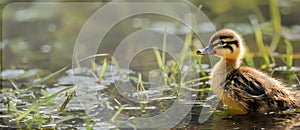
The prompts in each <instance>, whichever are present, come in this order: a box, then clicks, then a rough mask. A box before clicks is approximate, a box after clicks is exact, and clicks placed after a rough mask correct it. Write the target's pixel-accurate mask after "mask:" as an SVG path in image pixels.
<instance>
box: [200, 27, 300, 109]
mask: <svg viewBox="0 0 300 130" xmlns="http://www.w3.org/2000/svg"><path fill="white" fill-rule="evenodd" d="M245 50H246V49H245V46H244V44H243V40H242V37H241V36H240V35H239V34H238V33H237V32H235V31H233V30H231V29H223V30H220V31H218V32H216V33H215V34H214V35H213V36H212V37H211V39H210V43H209V45H208V46H207V47H206V48H204V49H202V50H200V49H199V50H197V55H216V56H219V57H221V59H220V61H219V62H218V63H217V64H216V65H214V67H213V69H212V72H211V77H212V78H211V87H212V90H213V92H214V93H215V94H216V95H217V97H219V98H220V99H221V101H222V102H223V104H224V105H225V106H226V108H227V109H228V110H232V111H234V112H235V113H236V114H247V113H261V114H263V113H267V112H278V111H283V110H286V109H291V108H299V106H300V102H299V100H296V97H294V96H293V95H292V94H290V93H289V91H287V90H286V89H285V85H284V84H283V83H282V82H280V81H279V80H276V79H274V78H272V77H270V76H268V75H267V74H265V73H263V72H261V71H259V70H256V69H254V68H250V67H246V66H241V63H242V59H243V58H244V55H245Z"/></svg>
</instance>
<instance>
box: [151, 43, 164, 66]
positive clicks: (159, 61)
mask: <svg viewBox="0 0 300 130" xmlns="http://www.w3.org/2000/svg"><path fill="white" fill-rule="evenodd" d="M153 52H154V55H155V58H156V62H157V65H158V67H159V68H160V69H162V70H164V67H163V66H164V65H163V61H162V58H161V55H160V52H159V50H158V49H157V48H153Z"/></svg>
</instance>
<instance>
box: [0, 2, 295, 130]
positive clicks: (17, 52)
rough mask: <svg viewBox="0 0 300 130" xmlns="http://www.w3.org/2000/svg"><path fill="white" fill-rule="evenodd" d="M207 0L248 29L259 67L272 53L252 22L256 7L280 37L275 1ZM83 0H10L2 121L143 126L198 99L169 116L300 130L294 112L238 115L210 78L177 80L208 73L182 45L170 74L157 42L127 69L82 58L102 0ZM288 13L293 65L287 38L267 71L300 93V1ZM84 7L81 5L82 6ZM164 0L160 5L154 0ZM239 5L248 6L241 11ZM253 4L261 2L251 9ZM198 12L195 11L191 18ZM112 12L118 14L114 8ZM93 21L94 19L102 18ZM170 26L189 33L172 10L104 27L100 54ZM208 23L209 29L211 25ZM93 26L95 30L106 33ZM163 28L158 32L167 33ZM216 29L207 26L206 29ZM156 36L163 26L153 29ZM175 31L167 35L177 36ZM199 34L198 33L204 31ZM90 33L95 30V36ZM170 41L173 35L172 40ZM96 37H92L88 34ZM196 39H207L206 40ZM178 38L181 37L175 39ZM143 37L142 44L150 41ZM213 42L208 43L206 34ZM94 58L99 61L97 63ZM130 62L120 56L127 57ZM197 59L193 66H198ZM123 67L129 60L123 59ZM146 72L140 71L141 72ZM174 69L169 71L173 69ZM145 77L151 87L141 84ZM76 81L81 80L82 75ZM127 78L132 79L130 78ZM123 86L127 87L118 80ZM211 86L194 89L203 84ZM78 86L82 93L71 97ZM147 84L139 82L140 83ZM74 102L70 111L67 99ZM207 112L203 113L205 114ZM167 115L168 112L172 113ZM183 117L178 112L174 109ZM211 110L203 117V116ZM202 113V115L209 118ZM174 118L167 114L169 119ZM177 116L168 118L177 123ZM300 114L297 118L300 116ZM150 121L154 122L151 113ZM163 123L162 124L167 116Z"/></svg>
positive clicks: (214, 14) (195, 125) (216, 12)
mask: <svg viewBox="0 0 300 130" xmlns="http://www.w3.org/2000/svg"><path fill="white" fill-rule="evenodd" d="M193 3H195V4H203V12H205V13H206V15H207V16H208V17H209V18H210V20H211V21H212V22H214V24H216V25H217V28H233V29H235V30H237V31H239V32H240V33H241V34H243V36H244V38H245V41H246V43H247V46H248V48H249V51H250V52H251V54H252V55H253V56H254V63H255V68H260V66H261V65H262V64H264V61H263V60H262V58H261V55H260V54H259V53H258V51H257V50H258V48H257V45H256V41H255V38H254V34H253V31H252V26H251V24H250V22H249V19H248V16H249V15H250V14H253V12H254V15H256V16H258V17H259V20H260V22H261V23H262V24H261V28H262V30H263V32H264V41H265V44H266V45H270V42H271V39H272V36H273V34H272V26H271V24H270V22H268V20H269V19H270V14H269V10H268V8H269V5H268V3H266V2H257V3H253V2H252V1H248V2H247V3H248V4H247V5H249V7H248V6H247V7H245V6H244V5H245V3H241V2H238V1H236V2H233V3H232V4H228V3H226V2H225V3H224V2H223V4H222V8H219V7H218V6H220V5H218V4H220V3H218V2H204V3H202V2H201V1H200V2H198V1H197V2H196V1H193ZM82 4H83V3H80V4H76V3H66V4H63V5H59V4H56V5H55V4H51V3H50V4H49V3H48V4H47V3H46V4H43V3H38V4H34V2H33V3H25V4H24V3H22V4H15V5H14V4H12V5H10V6H7V8H6V9H5V12H4V13H3V14H2V15H3V25H1V26H2V28H3V37H2V41H1V52H2V54H1V55H2V57H1V58H2V65H1V68H2V70H1V83H2V87H1V94H0V97H1V100H0V105H1V106H0V111H1V118H2V119H3V120H1V121H0V127H1V128H3V129H6V128H16V127H22V128H25V129H26V128H45V129H52V128H53V129H65V128H66V129H67V128H73V129H86V128H88V127H91V128H94V129H104V128H105V129H109V128H110V129H114V128H135V127H137V126H142V125H143V124H138V123H137V122H135V121H136V120H135V119H136V118H138V117H144V118H149V117H153V116H155V115H159V114H162V113H164V112H166V110H168V109H169V108H170V107H171V106H172V105H173V104H174V103H179V104H180V103H181V104H185V105H187V106H190V109H191V110H190V111H187V113H184V112H185V111H179V110H178V111H174V112H173V113H174V114H173V113H172V114H169V115H176V114H178V113H180V112H182V113H184V114H181V115H183V116H182V117H177V118H178V119H179V118H182V119H181V120H180V123H178V124H176V125H175V127H174V128H189V129H283V128H290V127H292V129H299V127H300V126H299V120H300V115H299V114H298V113H293V112H289V111H287V112H284V113H281V114H276V113H267V114H264V115H244V116H233V115H229V114H226V113H225V112H224V110H223V109H224V108H223V106H222V105H220V104H218V102H217V103H215V104H217V105H218V106H217V107H216V108H215V107H213V106H212V105H214V102H211V103H210V104H209V103H208V101H207V100H206V99H211V100H212V101H213V99H215V98H214V95H212V94H211V93H210V92H211V91H210V89H209V82H208V81H207V80H203V81H195V82H192V83H189V84H188V85H185V86H180V85H178V82H179V80H181V78H182V77H180V76H181V74H182V75H183V74H184V72H187V71H190V70H192V71H191V72H190V73H188V75H187V76H186V80H185V81H188V79H190V80H192V79H197V78H199V77H203V76H202V75H201V74H200V73H199V71H200V70H199V66H197V65H196V64H195V63H194V61H196V60H195V59H194V58H192V56H190V55H187V56H186V57H188V58H190V60H186V61H184V63H185V64H182V66H178V64H176V62H171V61H170V60H172V59H176V57H181V56H182V55H181V54H180V52H181V49H182V48H176V46H175V45H174V46H168V49H170V50H172V51H175V52H176V53H174V54H172V53H171V54H167V55H165V57H166V59H167V60H166V61H167V63H166V64H167V65H168V66H167V67H166V68H165V70H166V71H167V72H168V73H164V72H163V71H162V70H161V68H159V67H160V66H159V65H158V61H157V57H156V55H155V53H154V51H153V49H152V48H147V49H146V50H143V51H140V52H138V53H136V54H135V55H134V57H132V59H131V60H130V62H129V68H127V69H126V68H125V69H124V68H123V69H120V70H119V68H118V67H117V65H116V66H115V64H114V63H113V62H112V61H111V58H110V57H95V58H90V59H88V60H85V61H82V62H78V63H76V61H78V59H77V58H78V57H76V53H74V54H73V50H74V45H75V43H76V38H77V36H78V34H79V32H80V30H81V28H82V26H83V25H84V23H85V22H86V20H87V19H88V18H89V17H90V16H91V15H92V14H93V13H94V11H96V10H97V9H98V8H99V7H102V6H103V4H101V3H97V4H89V3H84V4H86V6H84V7H85V8H81V7H82ZM279 4H280V8H279V9H280V12H281V16H282V25H283V35H284V37H287V38H288V39H289V40H291V42H292V45H293V54H294V55H293V56H294V57H293V66H292V68H291V70H287V66H285V51H286V50H285V44H283V41H280V42H279V43H280V44H279V45H278V49H277V50H276V52H275V53H274V60H275V63H276V64H275V67H274V68H271V69H269V70H264V72H266V73H268V74H270V75H272V76H274V77H276V78H279V79H281V80H283V81H284V82H285V83H286V84H288V89H289V90H291V91H293V92H295V93H297V92H299V91H300V85H299V78H300V75H299V72H300V69H299V67H300V66H299V63H300V60H299V58H300V57H299V55H300V50H299V49H297V48H299V46H300V44H298V43H299V41H300V37H299V33H300V31H299V30H300V29H299V26H300V25H299V24H300V23H299V17H297V16H298V14H299V12H300V9H299V8H297V7H298V6H296V5H298V4H299V2H296V1H293V2H291V1H284V2H283V1H281V2H280V3H279ZM79 8H81V9H80V10H78V9H79ZM153 8H155V7H153ZM235 9H239V11H236V10H235ZM249 10H251V11H253V12H251V11H250V12H251V13H249ZM188 16H190V15H187V17H188ZM105 18H107V19H109V18H112V19H113V17H109V15H108V16H106V17H105ZM99 25H100V24H99V23H94V26H95V27H97V26H99ZM164 25H166V26H167V27H168V28H169V29H170V31H172V33H175V34H176V35H178V36H179V38H180V39H181V40H182V41H184V40H185V34H186V33H187V32H188V31H187V30H186V28H183V27H182V25H181V23H180V22H178V21H174V20H173V19H171V18H165V17H163V16H156V15H153V14H146V15H137V16H132V17H130V18H127V19H124V20H123V21H121V22H120V23H118V24H116V25H115V26H114V27H113V28H112V29H111V30H110V31H109V32H108V33H107V35H106V36H105V38H104V40H103V41H102V43H101V46H99V47H98V50H97V52H98V53H109V54H111V55H112V54H113V53H116V52H115V50H116V49H117V47H118V44H119V43H120V42H122V40H124V39H125V38H126V37H128V36H129V35H131V33H133V32H136V31H141V30H143V29H145V28H147V27H155V28H161V27H163V26H164ZM207 25H208V24H201V26H200V25H199V27H204V26H205V27H206V26H207ZM203 30H206V31H209V28H203ZM97 35H98V34H93V36H90V37H97ZM163 35H164V33H159V34H158V36H161V37H160V38H161V39H163ZM207 35H208V34H207ZM153 36H154V35H153ZM170 37H171V35H170V34H169V35H167V38H170ZM197 38H198V37H194V39H197ZM87 39H89V38H87ZM167 41H170V40H168V39H167ZM86 42H89V40H86ZM193 42H195V44H196V46H197V47H198V48H201V47H202V46H201V44H200V43H199V42H198V41H193ZM172 43H174V42H172ZM141 44H142V43H141ZM204 44H205V43H204ZM79 48H82V49H83V50H84V51H82V52H80V54H82V55H85V54H90V52H89V49H88V48H89V47H86V46H80V47H79ZM134 51H135V50H134V46H128V50H122V51H121V52H118V53H121V54H122V55H121V56H124V57H125V56H126V55H129V54H130V53H131V52H134ZM104 58H107V59H108V61H109V63H111V64H112V66H109V67H108V69H107V70H106V72H105V74H104V79H100V80H99V79H98V75H99V73H100V72H101V70H102V64H103V59H104ZM216 60H217V59H209V58H208V57H205V58H203V68H204V69H205V73H206V74H208V73H209V72H210V71H211V67H212V65H213V62H214V61H216ZM72 61H73V62H74V64H73V67H74V69H70V68H68V69H66V70H64V71H62V72H60V73H59V74H57V75H55V76H53V77H52V78H49V79H47V80H46V81H44V82H42V83H41V84H37V85H34V86H32V88H31V89H27V88H28V86H31V85H32V84H34V83H38V82H39V81H40V79H41V78H43V77H45V76H47V75H48V74H53V73H54V72H55V71H57V70H59V69H61V68H63V67H65V66H67V65H70V64H71V63H72ZM91 61H95V64H94V65H95V66H94V65H93V64H92V62H91ZM125 61H129V59H125V58H123V59H120V61H118V62H121V63H123V62H125ZM192 64H195V66H193V67H191V68H189V66H192ZM121 66H124V64H121ZM139 73H140V74H141V76H142V77H141V79H139ZM167 77H168V78H167ZM139 80H142V81H143V82H142V83H143V86H142V85H141V84H140V83H139ZM74 81H75V82H74ZM128 83H131V84H130V85H129V84H128ZM73 85H77V86H75V88H72V89H70V90H67V91H64V92H62V93H59V94H58V95H57V96H56V97H54V98H51V100H49V101H47V102H45V103H43V104H41V105H39V107H37V109H34V110H33V111H31V112H30V113H29V114H28V115H27V116H25V118H24V119H22V120H21V121H19V122H18V121H17V122H16V118H17V117H18V115H20V114H22V113H24V112H25V111H26V110H28V109H29V108H30V107H32V106H34V104H36V103H38V102H37V101H40V102H41V101H44V100H45V99H47V97H49V96H50V95H51V94H55V93H56V92H59V91H60V90H62V89H65V88H68V87H70V86H73ZM118 85H121V86H123V87H121V88H118ZM198 88H200V89H201V90H202V91H199V92H198V91H193V90H199V89H198ZM73 90H75V91H76V94H75V96H71V95H72V92H74V91H73ZM137 90H139V91H137ZM64 103H66V104H67V105H66V106H65V108H64V109H63V110H62V111H59V110H60V108H62V106H63V104H64ZM203 108H208V111H206V112H207V113H202V114H207V115H210V114H211V113H212V112H213V114H212V115H211V116H208V117H207V120H206V119H204V120H205V121H204V122H203V123H199V121H198V120H199V115H201V111H202V110H203ZM202 116H203V115H202ZM167 117H168V115H167V116H166V118H167ZM175 117H176V116H175ZM203 117H204V116H203ZM203 117H202V118H203ZM164 122H165V123H166V122H167V121H164ZM170 122H171V121H169V123H170ZM297 122H298V125H297ZM144 123H151V122H144ZM162 124H163V123H162Z"/></svg>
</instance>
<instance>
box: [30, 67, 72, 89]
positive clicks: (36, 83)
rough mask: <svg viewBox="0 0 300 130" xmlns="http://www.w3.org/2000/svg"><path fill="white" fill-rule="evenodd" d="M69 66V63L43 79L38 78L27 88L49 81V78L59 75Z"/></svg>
mask: <svg viewBox="0 0 300 130" xmlns="http://www.w3.org/2000/svg"><path fill="white" fill-rule="evenodd" d="M68 67H69V65H68V66H66V67H64V68H62V69H60V70H58V71H56V72H54V73H51V74H49V75H48V76H46V77H44V78H41V79H40V80H38V81H37V82H34V83H33V84H32V85H30V86H28V88H27V89H31V88H32V87H34V86H37V85H39V84H42V83H44V82H46V81H48V80H49V79H51V78H52V77H54V76H56V75H58V74H59V73H61V72H64V71H65V70H66V69H67V68H68Z"/></svg>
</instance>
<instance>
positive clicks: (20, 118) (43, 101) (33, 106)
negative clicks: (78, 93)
mask: <svg viewBox="0 0 300 130" xmlns="http://www.w3.org/2000/svg"><path fill="white" fill-rule="evenodd" d="M71 88H74V86H70V87H67V88H64V89H62V90H59V91H58V92H56V93H54V94H52V95H50V96H49V97H47V98H45V99H44V100H42V101H38V102H37V103H35V104H34V105H32V106H31V107H30V108H29V109H28V110H27V111H25V112H24V113H23V114H21V115H20V116H18V117H17V119H16V121H17V122H19V121H20V120H22V119H23V118H24V117H26V116H27V115H28V114H29V113H30V112H32V111H33V110H35V109H37V108H38V107H39V106H41V105H43V104H44V103H47V102H48V101H50V100H51V99H53V98H55V97H56V96H57V95H58V94H60V93H62V92H65V91H67V90H69V89H71Z"/></svg>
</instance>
